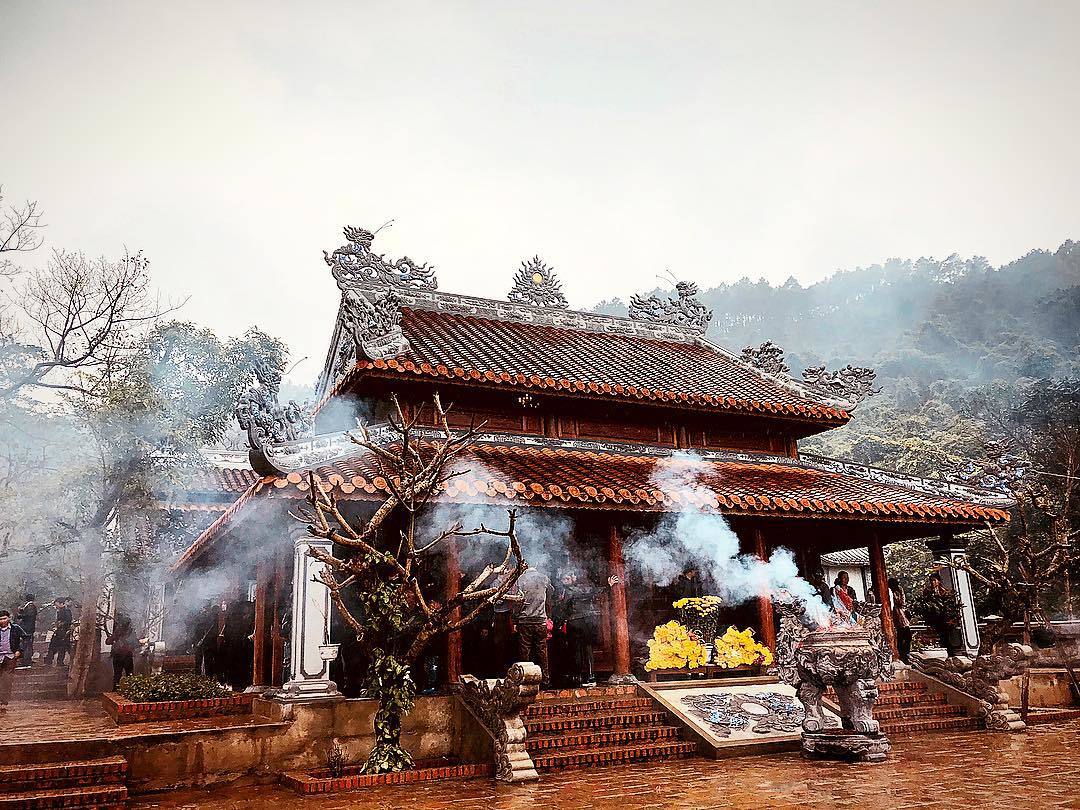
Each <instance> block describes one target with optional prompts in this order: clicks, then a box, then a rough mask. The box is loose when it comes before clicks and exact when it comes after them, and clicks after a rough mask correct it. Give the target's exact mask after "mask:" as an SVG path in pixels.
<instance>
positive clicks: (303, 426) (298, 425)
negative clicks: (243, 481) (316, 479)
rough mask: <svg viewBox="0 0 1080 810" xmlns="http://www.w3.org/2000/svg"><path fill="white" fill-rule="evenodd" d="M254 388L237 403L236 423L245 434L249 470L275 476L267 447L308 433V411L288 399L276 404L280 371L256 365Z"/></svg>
mask: <svg viewBox="0 0 1080 810" xmlns="http://www.w3.org/2000/svg"><path fill="white" fill-rule="evenodd" d="M255 378H256V380H257V383H258V384H257V385H255V386H252V387H250V388H248V390H247V391H246V392H244V394H243V395H241V397H240V400H239V402H237V404H236V421H237V422H239V423H240V429H241V430H246V431H247V435H248V459H249V460H250V462H251V468H252V469H253V470H255V472H257V473H259V474H260V475H274V474H275V473H276V472H277V469H276V468H275V466H274V465H273V464H271V463H270V462H269V461H267V458H266V453H265V450H266V448H267V447H269V446H271V445H275V444H281V443H284V442H294V441H296V440H298V439H300V438H302V437H303V436H305V435H306V434H309V433H310V432H311V420H310V417H309V415H308V413H307V412H306V411H307V409H306V408H303V407H301V406H300V405H297V404H296V402H294V401H292V400H290V401H289V403H288V404H287V405H284V406H282V405H281V404H279V403H278V390H279V389H280V387H281V370H280V369H271V368H269V367H267V366H266V365H265V364H263V363H256V365H255Z"/></svg>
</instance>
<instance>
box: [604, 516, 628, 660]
mask: <svg viewBox="0 0 1080 810" xmlns="http://www.w3.org/2000/svg"><path fill="white" fill-rule="evenodd" d="M607 556H608V575H609V576H616V577H618V578H619V582H618V583H617V584H615V585H613V586H612V587H611V635H612V641H613V642H614V643H613V645H612V647H613V648H614V649H613V650H612V656H611V658H612V667H613V670H614V671H613V672H612V678H613V679H615V680H619V679H625V678H627V677H629V676H630V674H631V673H630V626H629V623H628V620H627V615H626V614H627V610H626V566H625V565H624V563H623V553H622V538H621V537H620V536H619V529H618V527H617V526H616V525H615V524H614V523H611V524H609V526H608V543H607Z"/></svg>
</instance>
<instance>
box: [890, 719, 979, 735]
mask: <svg viewBox="0 0 1080 810" xmlns="http://www.w3.org/2000/svg"><path fill="white" fill-rule="evenodd" d="M979 727H980V721H979V718H977V717H940V718H929V719H925V720H891V721H887V722H884V723H882V724H881V730H882V731H884V732H885V733H886V734H911V733H913V732H917V731H950V730H957V729H973V728H979Z"/></svg>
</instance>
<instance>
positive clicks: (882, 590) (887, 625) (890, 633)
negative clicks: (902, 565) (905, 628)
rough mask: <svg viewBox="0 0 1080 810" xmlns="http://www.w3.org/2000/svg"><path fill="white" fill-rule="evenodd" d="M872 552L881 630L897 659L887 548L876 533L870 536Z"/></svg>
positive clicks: (872, 569)
mask: <svg viewBox="0 0 1080 810" xmlns="http://www.w3.org/2000/svg"><path fill="white" fill-rule="evenodd" d="M867 548H868V549H869V550H870V571H871V574H872V575H873V578H874V593H875V595H876V596H877V601H878V603H879V604H880V605H881V630H882V632H883V633H884V634H885V638H887V639H888V640H889V646H890V647H891V648H892V653H893V657H894V658H895V657H896V654H897V652H896V628H895V627H894V626H893V616H892V610H891V608H890V605H891V604H892V603H891V601H890V599H889V580H888V577H887V575H886V573H885V548H884V547H883V546H882V544H881V536H880V535H879V534H878V533H877V532H874V533H872V534H871V535H870V541H869V542H868V543H867Z"/></svg>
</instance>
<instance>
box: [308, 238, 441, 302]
mask: <svg viewBox="0 0 1080 810" xmlns="http://www.w3.org/2000/svg"><path fill="white" fill-rule="evenodd" d="M345 239H346V240H347V244H345V245H343V246H342V247H339V248H338V249H337V250H335V251H334V252H333V253H327V252H326V251H325V250H324V251H323V259H324V260H325V261H326V263H327V264H328V265H330V271H331V272H332V273H333V274H334V279H335V280H336V281H337V283H338V286H340V287H342V288H345V287H348V286H350V285H351V284H370V283H371V282H377V283H381V284H390V285H393V286H396V287H420V288H426V289H430V290H434V289H436V288H437V287H438V286H439V285H438V281H437V279H436V278H435V268H434V267H429V266H428V265H426V264H417V263H416V262H414V261H413V260H412V259H410V258H409V257H408V256H402V257H401V258H400V259H398V260H397V261H393V262H392V261H389V260H388V259H387V258H386V257H384V256H381V255H380V254H378V253H375V252H374V251H373V250H372V249H371V244H372V242H374V241H375V234H373V233H372V232H371V231H368V230H365V229H364V228H353V227H348V226H346V228H345Z"/></svg>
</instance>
